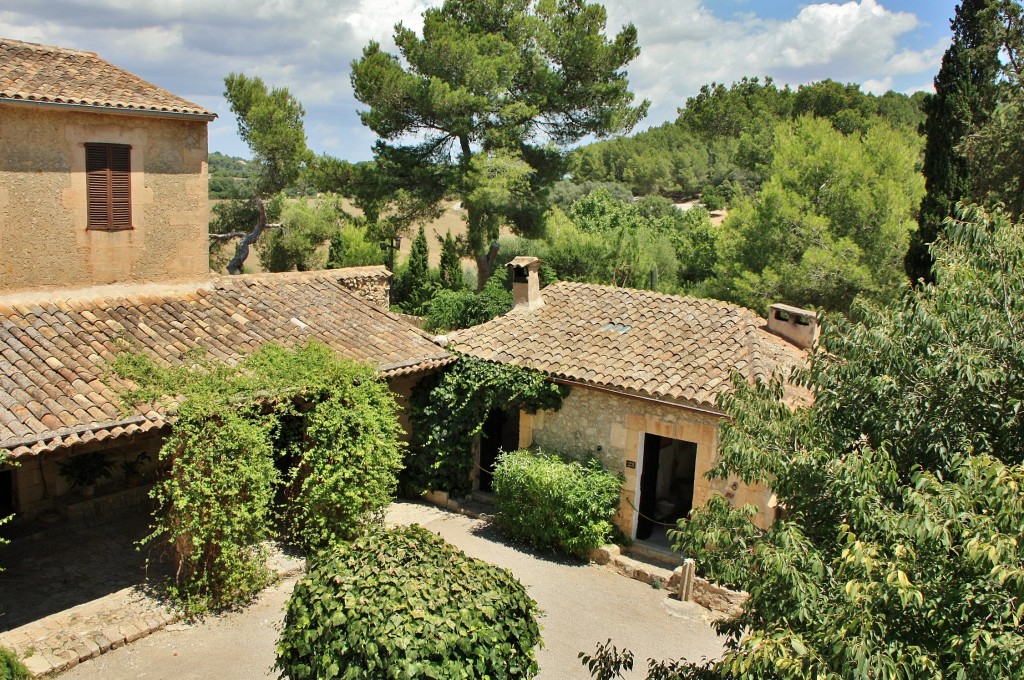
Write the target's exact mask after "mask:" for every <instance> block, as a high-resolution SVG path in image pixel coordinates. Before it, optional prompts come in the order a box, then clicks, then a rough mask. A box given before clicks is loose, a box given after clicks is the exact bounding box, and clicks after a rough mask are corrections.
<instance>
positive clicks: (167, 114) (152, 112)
mask: <svg viewBox="0 0 1024 680" xmlns="http://www.w3.org/2000/svg"><path fill="white" fill-rule="evenodd" d="M0 103H3V104H16V105H21V106H36V107H45V108H54V109H65V110H72V111H84V112H89V113H109V114H113V115H122V116H125V115H126V116H145V117H147V118H170V119H176V120H195V121H203V122H206V123H209V122H211V121H213V120H214V119H216V118H217V114H216V113H187V112H184V111H160V110H157V109H134V108H127V107H116V106H100V105H96V104H74V103H70V102H45V101H39V100H37V99H15V98H12V97H0Z"/></svg>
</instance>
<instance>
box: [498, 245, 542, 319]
mask: <svg viewBox="0 0 1024 680" xmlns="http://www.w3.org/2000/svg"><path fill="white" fill-rule="evenodd" d="M506 266H508V267H511V268H512V301H513V302H514V303H515V305H514V306H513V307H512V309H526V310H529V309H537V308H538V307H540V306H541V305H543V304H544V299H543V298H542V297H541V296H540V274H539V272H540V260H538V259H537V258H536V257H528V256H525V255H521V256H519V257H517V258H515V259H513V260H512V261H511V262H509V263H508V264H507V265H506Z"/></svg>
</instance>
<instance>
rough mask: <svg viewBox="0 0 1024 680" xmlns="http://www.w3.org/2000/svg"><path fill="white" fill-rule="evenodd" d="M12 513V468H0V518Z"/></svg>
mask: <svg viewBox="0 0 1024 680" xmlns="http://www.w3.org/2000/svg"><path fill="white" fill-rule="evenodd" d="M13 513H14V470H10V469H8V470H0V519H3V518H4V517H7V516H8V515H11V514H13Z"/></svg>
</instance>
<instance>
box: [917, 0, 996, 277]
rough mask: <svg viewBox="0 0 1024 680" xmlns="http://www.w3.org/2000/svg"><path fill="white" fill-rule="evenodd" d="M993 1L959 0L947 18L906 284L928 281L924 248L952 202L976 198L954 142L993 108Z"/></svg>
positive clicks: (930, 108) (926, 128)
mask: <svg viewBox="0 0 1024 680" xmlns="http://www.w3.org/2000/svg"><path fill="white" fill-rule="evenodd" d="M997 5H998V0H962V2H961V3H960V4H959V5H957V7H956V14H955V15H954V17H953V20H952V28H953V42H952V44H951V45H950V46H949V49H947V50H946V53H945V54H944V55H943V57H942V66H941V67H940V68H939V73H938V75H936V76H935V95H934V96H931V97H929V98H928V99H927V101H926V102H925V113H926V114H927V120H926V122H925V124H924V134H925V139H926V142H925V149H924V176H925V188H926V193H925V196H924V199H923V200H922V201H921V211H920V215H919V218H918V230H917V235H916V236H915V237H914V239H913V241H912V242H911V244H910V249H909V250H908V251H907V256H906V271H907V275H908V276H910V279H911V281H917V280H918V279H924V280H926V281H930V280H931V255H930V254H929V252H928V244H930V243H931V242H933V241H934V240H935V238H936V237H937V236H938V234H939V232H940V231H941V228H942V222H943V220H945V219H946V218H947V217H950V216H951V215H953V210H954V206H955V205H956V203H957V202H958V201H961V200H964V199H970V198H973V197H974V196H975V195H976V189H975V183H974V181H973V180H972V178H971V173H970V168H969V166H968V163H967V159H966V158H965V157H964V155H963V153H962V152H961V151H960V144H961V143H962V142H963V141H964V140H965V138H966V137H967V135H968V134H969V133H970V132H972V131H973V130H976V129H979V128H981V127H983V126H984V125H985V123H986V122H987V121H988V119H989V117H990V116H991V115H992V111H993V109H994V108H995V104H996V98H997V92H998V88H997V86H996V77H997V76H998V75H999V73H1000V63H999V49H1000V45H999V43H998V41H997V40H995V39H994V38H995V35H996V34H997V24H998V22H997V20H996V15H995V13H994V8H995V7H996V6H997Z"/></svg>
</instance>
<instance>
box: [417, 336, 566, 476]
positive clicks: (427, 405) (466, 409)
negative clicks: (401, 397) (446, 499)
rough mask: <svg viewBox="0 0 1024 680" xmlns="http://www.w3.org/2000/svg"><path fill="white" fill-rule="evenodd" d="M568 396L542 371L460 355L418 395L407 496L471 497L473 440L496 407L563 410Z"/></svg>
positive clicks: (423, 383) (510, 410)
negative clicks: (430, 492)
mask: <svg viewBox="0 0 1024 680" xmlns="http://www.w3.org/2000/svg"><path fill="white" fill-rule="evenodd" d="M567 393H568V388H566V387H564V386H560V385H557V384H555V383H554V382H552V381H550V380H548V378H547V377H546V376H545V374H543V373H541V372H540V371H537V370H534V369H530V368H523V367H520V366H511V365H507V364H497V363H492V362H488V361H482V360H480V359H475V358H473V357H469V356H464V355H462V356H459V359H458V361H456V362H455V363H454V364H452V366H451V367H449V369H448V370H447V371H445V372H444V373H441V374H438V375H434V376H431V377H429V378H427V379H424V380H422V381H421V382H420V384H419V385H418V386H417V387H416V389H415V390H413V394H412V399H411V401H410V405H409V420H410V421H411V422H412V433H413V436H412V442H411V444H410V446H409V451H408V454H407V456H406V461H405V470H404V471H403V473H402V482H403V489H404V491H406V492H413V491H421V490H424V489H445V490H447V491H449V492H451V493H454V494H463V493H468V492H469V490H470V472H471V471H472V469H473V453H472V447H473V438H474V437H475V436H476V435H478V434H480V431H481V430H482V429H483V426H484V422H485V421H486V420H487V415H488V414H489V413H490V412H491V411H492V410H493V409H495V408H502V409H504V410H505V411H506V412H508V413H516V412H518V411H519V410H525V411H526V412H527V413H536V412H537V411H541V410H548V409H555V410H557V409H559V408H561V405H562V400H563V399H564V398H565V396H566V394H567Z"/></svg>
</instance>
